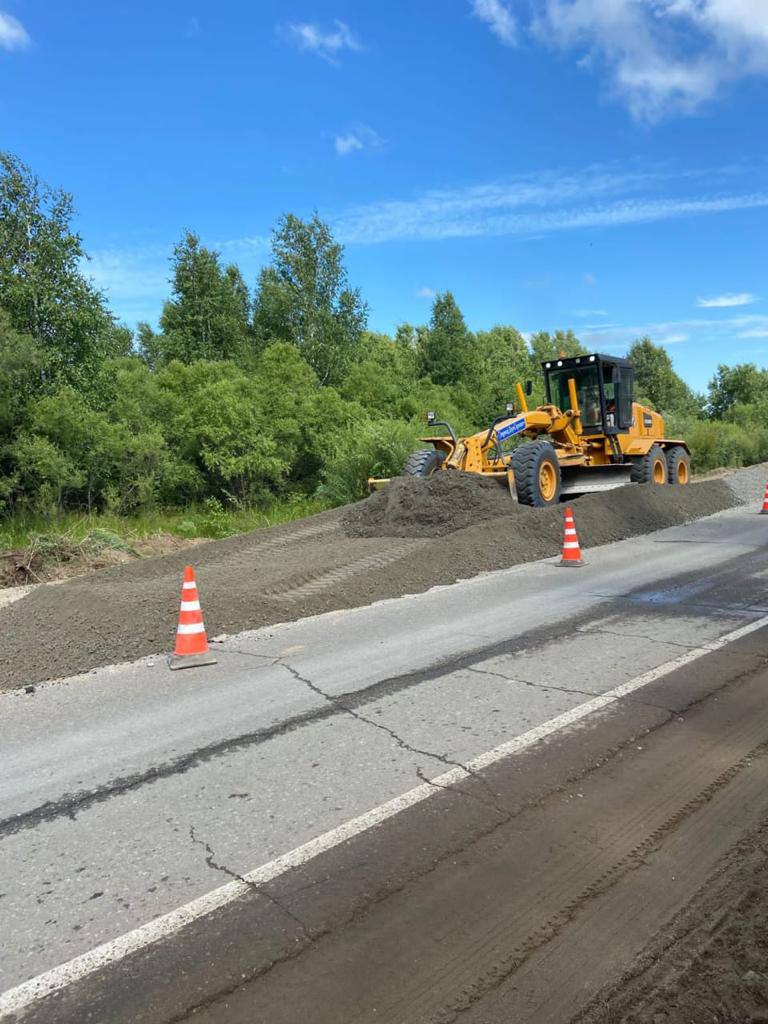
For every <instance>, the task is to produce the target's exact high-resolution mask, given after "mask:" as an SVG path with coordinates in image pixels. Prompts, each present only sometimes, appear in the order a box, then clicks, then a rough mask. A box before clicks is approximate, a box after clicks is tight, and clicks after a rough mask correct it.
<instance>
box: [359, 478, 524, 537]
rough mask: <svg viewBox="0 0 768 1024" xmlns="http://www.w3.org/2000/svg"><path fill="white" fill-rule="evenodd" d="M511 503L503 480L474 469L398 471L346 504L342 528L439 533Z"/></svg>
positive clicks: (502, 512)
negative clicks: (424, 473) (427, 473)
mask: <svg viewBox="0 0 768 1024" xmlns="http://www.w3.org/2000/svg"><path fill="white" fill-rule="evenodd" d="M512 503H513V499H512V498H511V497H510V494H509V490H508V488H507V486H506V483H505V482H502V483H499V481H498V480H494V479H492V478H490V477H481V476H477V474H474V473H461V472H458V471H454V470H445V472H441V473H435V474H434V475H433V476H430V477H426V478H423V477H416V476H398V477H395V478H394V480H392V482H391V483H390V484H388V485H387V486H386V487H384V488H383V489H382V490H380V491H376V492H375V493H374V494H372V495H371V496H370V498H367V499H366V500H365V501H361V502H358V503H357V504H356V505H350V506H349V508H348V509H346V510H345V512H344V528H345V530H346V532H347V534H348V536H350V537H381V536H384V537H442V536H443V535H444V534H446V533H454V532H455V531H456V530H463V529H464V527H465V526H473V525H474V524H475V523H478V522H482V521H483V520H485V519H494V518H496V517H497V516H506V515H509V513H510V505H511V504H512Z"/></svg>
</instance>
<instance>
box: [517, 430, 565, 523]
mask: <svg viewBox="0 0 768 1024" xmlns="http://www.w3.org/2000/svg"><path fill="white" fill-rule="evenodd" d="M512 470H513V472H514V474H515V489H516V491H517V500H518V501H519V502H520V504H521V505H531V506H532V507H533V508H547V507H548V506H549V505H556V504H557V503H558V501H560V463H559V462H558V460H557V456H556V455H555V450H554V448H553V447H552V445H551V444H548V443H547V442H546V441H528V442H526V443H525V444H521V445H520V447H519V448H516V449H515V450H514V452H513V453H512Z"/></svg>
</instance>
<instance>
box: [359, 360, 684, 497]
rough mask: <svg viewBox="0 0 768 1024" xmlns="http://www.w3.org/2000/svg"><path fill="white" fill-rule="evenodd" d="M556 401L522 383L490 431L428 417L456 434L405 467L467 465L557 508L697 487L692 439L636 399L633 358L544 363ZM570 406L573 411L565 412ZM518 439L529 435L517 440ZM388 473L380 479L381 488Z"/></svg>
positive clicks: (411, 471)
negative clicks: (643, 491) (656, 488)
mask: <svg viewBox="0 0 768 1024" xmlns="http://www.w3.org/2000/svg"><path fill="white" fill-rule="evenodd" d="M542 368H543V370H544V380H545V384H546V394H547V401H546V404H545V405H541V406H539V407H538V408H537V409H529V408H528V403H527V401H526V397H527V396H530V394H531V382H530V381H528V382H527V384H526V387H525V388H523V387H522V385H521V384H518V385H517V387H516V391H517V406H515V404H513V403H510V404H509V405H508V406H507V410H506V413H505V414H504V415H503V416H499V417H498V418H497V419H495V420H494V421H493V423H492V424H491V426H490V427H489V428H488V429H487V430H483V431H480V432H479V433H477V434H473V435H471V436H470V437H457V436H456V434H455V433H454V431H453V429H452V428H451V426H450V424H448V423H444V422H442V421H439V420H438V419H437V418H436V416H435V414H434V413H432V412H430V413H428V414H427V422H428V423H429V425H430V426H433V427H438V426H441V427H445V428H446V430H447V434H443V435H439V436H433V437H423V438H421V440H422V441H424V442H426V443H428V444H429V445H430V447H428V448H422V449H420V450H419V451H416V452H414V453H413V454H412V455H410V456H409V458H408V461H407V462H406V464H405V466H404V468H403V473H404V474H405V475H407V476H421V477H426V476H431V475H432V473H435V472H438V471H449V470H452V469H453V470H457V469H458V470H463V471H464V472H466V473H480V474H482V475H483V476H490V477H498V478H499V479H500V480H501V481H505V482H506V483H507V484H508V486H509V489H510V493H512V494H516V495H517V500H518V501H519V502H520V503H521V504H523V505H533V506H536V507H542V506H546V505H554V504H555V503H556V502H558V501H559V500H560V497H561V495H566V494H570V495H574V494H585V493H588V492H590V491H602V490H608V489H609V488H612V487H621V486H623V485H624V484H627V483H630V482H634V483H649V484H668V483H669V484H687V483H688V482H689V480H690V477H691V462H690V454H689V451H688V445H687V444H686V443H685V441H679V440H677V441H676V440H670V439H669V438H666V437H665V436H664V420H663V418H662V417H661V416H660V415H659V414H658V413H656V412H653V411H652V410H651V409H647V408H645V407H644V406H642V405H640V404H638V403H637V402H635V401H633V377H634V371H633V368H632V364H631V363H630V362H628V361H627V360H626V359H618V358H614V357H613V356H606V355H599V354H597V353H595V354H594V355H584V356H571V357H570V358H565V357H563V358H560V359H551V360H549V361H548V362H545V363H542ZM562 410H564V411H562ZM513 439H515V440H520V439H522V443H518V444H517V445H516V446H515V447H510V445H511V443H514V441H513ZM388 482H389V481H388V480H377V479H372V480H370V481H369V487H370V489H371V490H376V489H378V488H380V487H382V486H384V485H385V484H387V483H388Z"/></svg>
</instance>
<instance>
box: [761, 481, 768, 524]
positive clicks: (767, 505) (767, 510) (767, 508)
mask: <svg viewBox="0 0 768 1024" xmlns="http://www.w3.org/2000/svg"><path fill="white" fill-rule="evenodd" d="M759 515H761V516H768V484H766V485H765V495H764V496H763V507H762V508H761V509H760V512H759Z"/></svg>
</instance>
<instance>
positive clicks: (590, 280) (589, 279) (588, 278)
mask: <svg viewBox="0 0 768 1024" xmlns="http://www.w3.org/2000/svg"><path fill="white" fill-rule="evenodd" d="M584 284H587V285H589V287H590V288H593V287H594V286H595V285H596V284H597V278H596V277H595V275H594V274H585V275H584Z"/></svg>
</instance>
